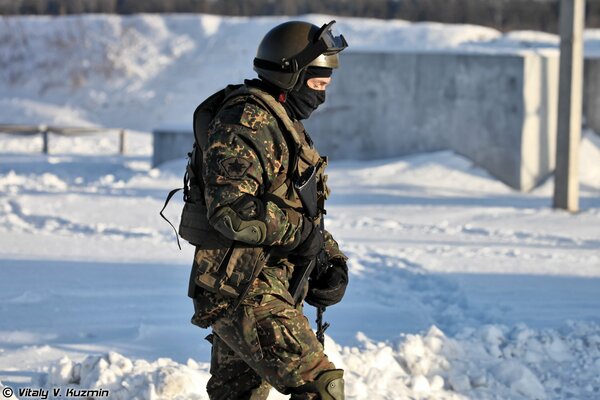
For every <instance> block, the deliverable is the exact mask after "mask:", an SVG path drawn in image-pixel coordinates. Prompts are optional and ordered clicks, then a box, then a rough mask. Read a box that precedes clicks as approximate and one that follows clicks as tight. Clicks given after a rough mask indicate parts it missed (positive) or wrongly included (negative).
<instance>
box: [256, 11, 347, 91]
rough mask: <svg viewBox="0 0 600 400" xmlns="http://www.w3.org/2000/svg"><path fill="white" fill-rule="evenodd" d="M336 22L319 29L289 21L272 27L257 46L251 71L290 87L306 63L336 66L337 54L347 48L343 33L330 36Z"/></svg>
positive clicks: (306, 65) (282, 86)
mask: <svg viewBox="0 0 600 400" xmlns="http://www.w3.org/2000/svg"><path fill="white" fill-rule="evenodd" d="M334 23H335V21H331V22H330V23H328V24H325V25H323V26H322V27H321V28H319V27H318V26H316V25H313V24H311V23H308V22H302V21H290V22H285V23H283V24H281V25H277V26H276V27H275V28H273V29H271V30H270V31H269V32H268V33H267V34H266V35H265V37H264V38H263V40H262V41H261V42H260V44H259V45H258V50H257V52H256V58H255V59H254V70H255V71H256V72H258V75H259V76H261V77H262V78H263V79H265V80H267V81H268V82H270V83H272V84H274V85H276V86H278V87H280V88H282V89H283V90H290V89H292V88H293V87H294V85H295V84H296V82H297V81H298V77H299V76H300V74H301V73H302V71H303V70H304V69H306V68H307V67H308V66H315V67H325V68H337V67H338V66H339V59H338V54H337V53H339V52H340V51H342V50H344V49H345V48H346V47H348V43H347V42H346V39H344V36H343V35H340V36H333V34H332V33H331V26H332V25H333V24H334Z"/></svg>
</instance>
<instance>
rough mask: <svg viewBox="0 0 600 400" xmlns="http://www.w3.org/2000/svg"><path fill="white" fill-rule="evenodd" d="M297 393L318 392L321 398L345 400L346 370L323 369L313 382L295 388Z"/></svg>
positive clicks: (325, 399) (294, 391)
mask: <svg viewBox="0 0 600 400" xmlns="http://www.w3.org/2000/svg"><path fill="white" fill-rule="evenodd" d="M292 392H293V393H296V394H301V393H316V394H317V395H318V396H319V399H321V400H344V399H345V397H344V370H343V369H330V370H326V371H323V372H321V373H320V374H319V376H317V379H315V380H314V381H312V382H308V383H305V384H304V385H302V386H300V387H297V388H294V390H293V391H292Z"/></svg>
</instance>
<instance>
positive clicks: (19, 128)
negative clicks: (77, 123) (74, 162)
mask: <svg viewBox="0 0 600 400" xmlns="http://www.w3.org/2000/svg"><path fill="white" fill-rule="evenodd" d="M104 132H111V133H117V134H118V135H119V154H125V152H126V150H127V132H126V131H125V129H110V128H93V127H72V126H69V127H60V126H52V125H16V124H0V133H8V134H13V135H24V136H30V135H42V153H44V154H50V133H52V134H55V135H60V136H68V137H75V136H90V135H96V134H98V133H104Z"/></svg>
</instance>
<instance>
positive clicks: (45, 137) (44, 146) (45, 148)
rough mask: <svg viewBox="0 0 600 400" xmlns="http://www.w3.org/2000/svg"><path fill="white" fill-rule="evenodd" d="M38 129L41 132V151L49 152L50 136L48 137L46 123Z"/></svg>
mask: <svg viewBox="0 0 600 400" xmlns="http://www.w3.org/2000/svg"><path fill="white" fill-rule="evenodd" d="M39 131H40V133H41V134H42V153H44V154H48V153H49V152H50V150H49V149H50V143H49V139H50V138H49V137H48V127H47V126H46V125H40V126H39Z"/></svg>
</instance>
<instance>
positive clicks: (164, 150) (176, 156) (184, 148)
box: [152, 126, 194, 167]
mask: <svg viewBox="0 0 600 400" xmlns="http://www.w3.org/2000/svg"><path fill="white" fill-rule="evenodd" d="M152 140H153V143H152V146H153V153H152V166H153V167H156V166H157V165H159V164H162V163H164V162H167V161H173V160H182V159H185V158H186V157H187V153H188V152H190V151H192V146H193V144H194V132H193V131H192V129H191V128H188V127H184V126H162V127H160V128H157V129H155V130H153V131H152Z"/></svg>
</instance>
